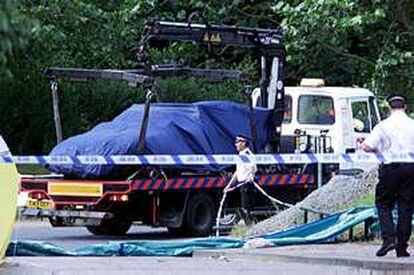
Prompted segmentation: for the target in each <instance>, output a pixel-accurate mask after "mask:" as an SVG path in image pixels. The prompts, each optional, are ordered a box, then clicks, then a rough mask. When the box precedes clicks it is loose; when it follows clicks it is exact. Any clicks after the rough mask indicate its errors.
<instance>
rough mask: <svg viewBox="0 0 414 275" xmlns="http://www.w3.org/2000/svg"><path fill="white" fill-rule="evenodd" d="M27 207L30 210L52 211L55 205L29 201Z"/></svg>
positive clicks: (47, 202) (48, 202) (46, 202)
mask: <svg viewBox="0 0 414 275" xmlns="http://www.w3.org/2000/svg"><path fill="white" fill-rule="evenodd" d="M26 206H27V207H28V208H30V209H51V208H53V203H52V202H50V201H38V200H31V199H30V200H27V201H26Z"/></svg>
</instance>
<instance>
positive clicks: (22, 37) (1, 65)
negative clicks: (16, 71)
mask: <svg viewBox="0 0 414 275" xmlns="http://www.w3.org/2000/svg"><path fill="white" fill-rule="evenodd" d="M17 3H18V2H17V1H15V0H2V1H1V2H0V74H1V75H2V76H3V77H4V78H5V77H8V78H10V77H11V76H12V75H11V72H10V70H9V69H8V61H10V60H9V59H10V56H12V55H13V54H14V53H15V52H16V51H17V50H19V49H21V48H23V47H24V46H25V45H26V42H27V41H26V36H27V34H28V29H29V28H30V27H31V22H30V20H28V19H27V18H26V17H25V16H24V15H23V14H22V13H21V12H19V10H17V9H16V7H17V5H18V4H17Z"/></svg>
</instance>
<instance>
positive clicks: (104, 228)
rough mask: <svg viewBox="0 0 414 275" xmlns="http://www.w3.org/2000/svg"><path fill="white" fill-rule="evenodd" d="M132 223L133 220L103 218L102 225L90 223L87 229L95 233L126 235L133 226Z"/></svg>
mask: <svg viewBox="0 0 414 275" xmlns="http://www.w3.org/2000/svg"><path fill="white" fill-rule="evenodd" d="M131 225H132V222H131V221H125V220H119V219H109V220H103V221H102V223H101V224H100V225H96V226H95V225H88V226H86V229H88V231H89V232H91V233H92V234H94V235H112V236H120V235H125V234H126V233H127V232H128V230H129V228H131Z"/></svg>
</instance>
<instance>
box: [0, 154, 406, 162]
mask: <svg viewBox="0 0 414 275" xmlns="http://www.w3.org/2000/svg"><path fill="white" fill-rule="evenodd" d="M392 162H399V163H414V152H400V153H383V154H380V153H375V154H374V153H362V152H357V153H350V154H312V153H309V154H255V155H251V156H246V155H242V156H240V155H220V154H219V155H111V156H102V155H78V156H67V155H60V156H59V155H56V156H33V155H32V156H0V163H19V164H51V165H234V164H237V163H255V164H258V165H261V164H263V165H270V164H298V163H304V164H315V163H321V164H331V163H376V164H382V163H385V164H387V163H392Z"/></svg>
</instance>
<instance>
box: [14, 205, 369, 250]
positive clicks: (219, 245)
mask: <svg viewBox="0 0 414 275" xmlns="http://www.w3.org/2000/svg"><path fill="white" fill-rule="evenodd" d="M373 218H376V213H375V209H374V208H372V207H370V208H356V209H353V210H351V211H347V212H343V213H338V214H334V215H331V216H328V217H326V218H324V219H321V220H319V221H315V222H312V223H309V224H305V225H301V226H298V227H295V228H292V229H288V230H285V231H282V232H278V233H275V234H269V235H264V236H260V238H264V239H266V240H268V241H270V242H271V243H272V244H273V245H293V244H309V243H323V242H328V241H331V240H332V239H333V238H335V237H336V236H338V235H339V234H341V233H342V232H344V231H346V230H348V229H349V228H351V227H353V226H355V225H357V224H359V223H361V222H364V221H366V220H368V219H373ZM247 241H248V240H244V239H238V238H223V237H221V238H215V237H210V238H199V239H191V240H179V241H128V242H109V243H106V244H100V245H91V246H85V247H82V248H77V249H72V250H65V249H63V248H61V247H57V246H55V245H52V244H48V243H44V242H34V241H14V242H12V243H11V244H10V246H9V248H8V250H7V255H8V256H188V255H191V254H192V253H193V252H194V251H196V250H206V249H208V250H211V249H226V248H240V247H243V245H244V244H245V243H246V242H247Z"/></svg>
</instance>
